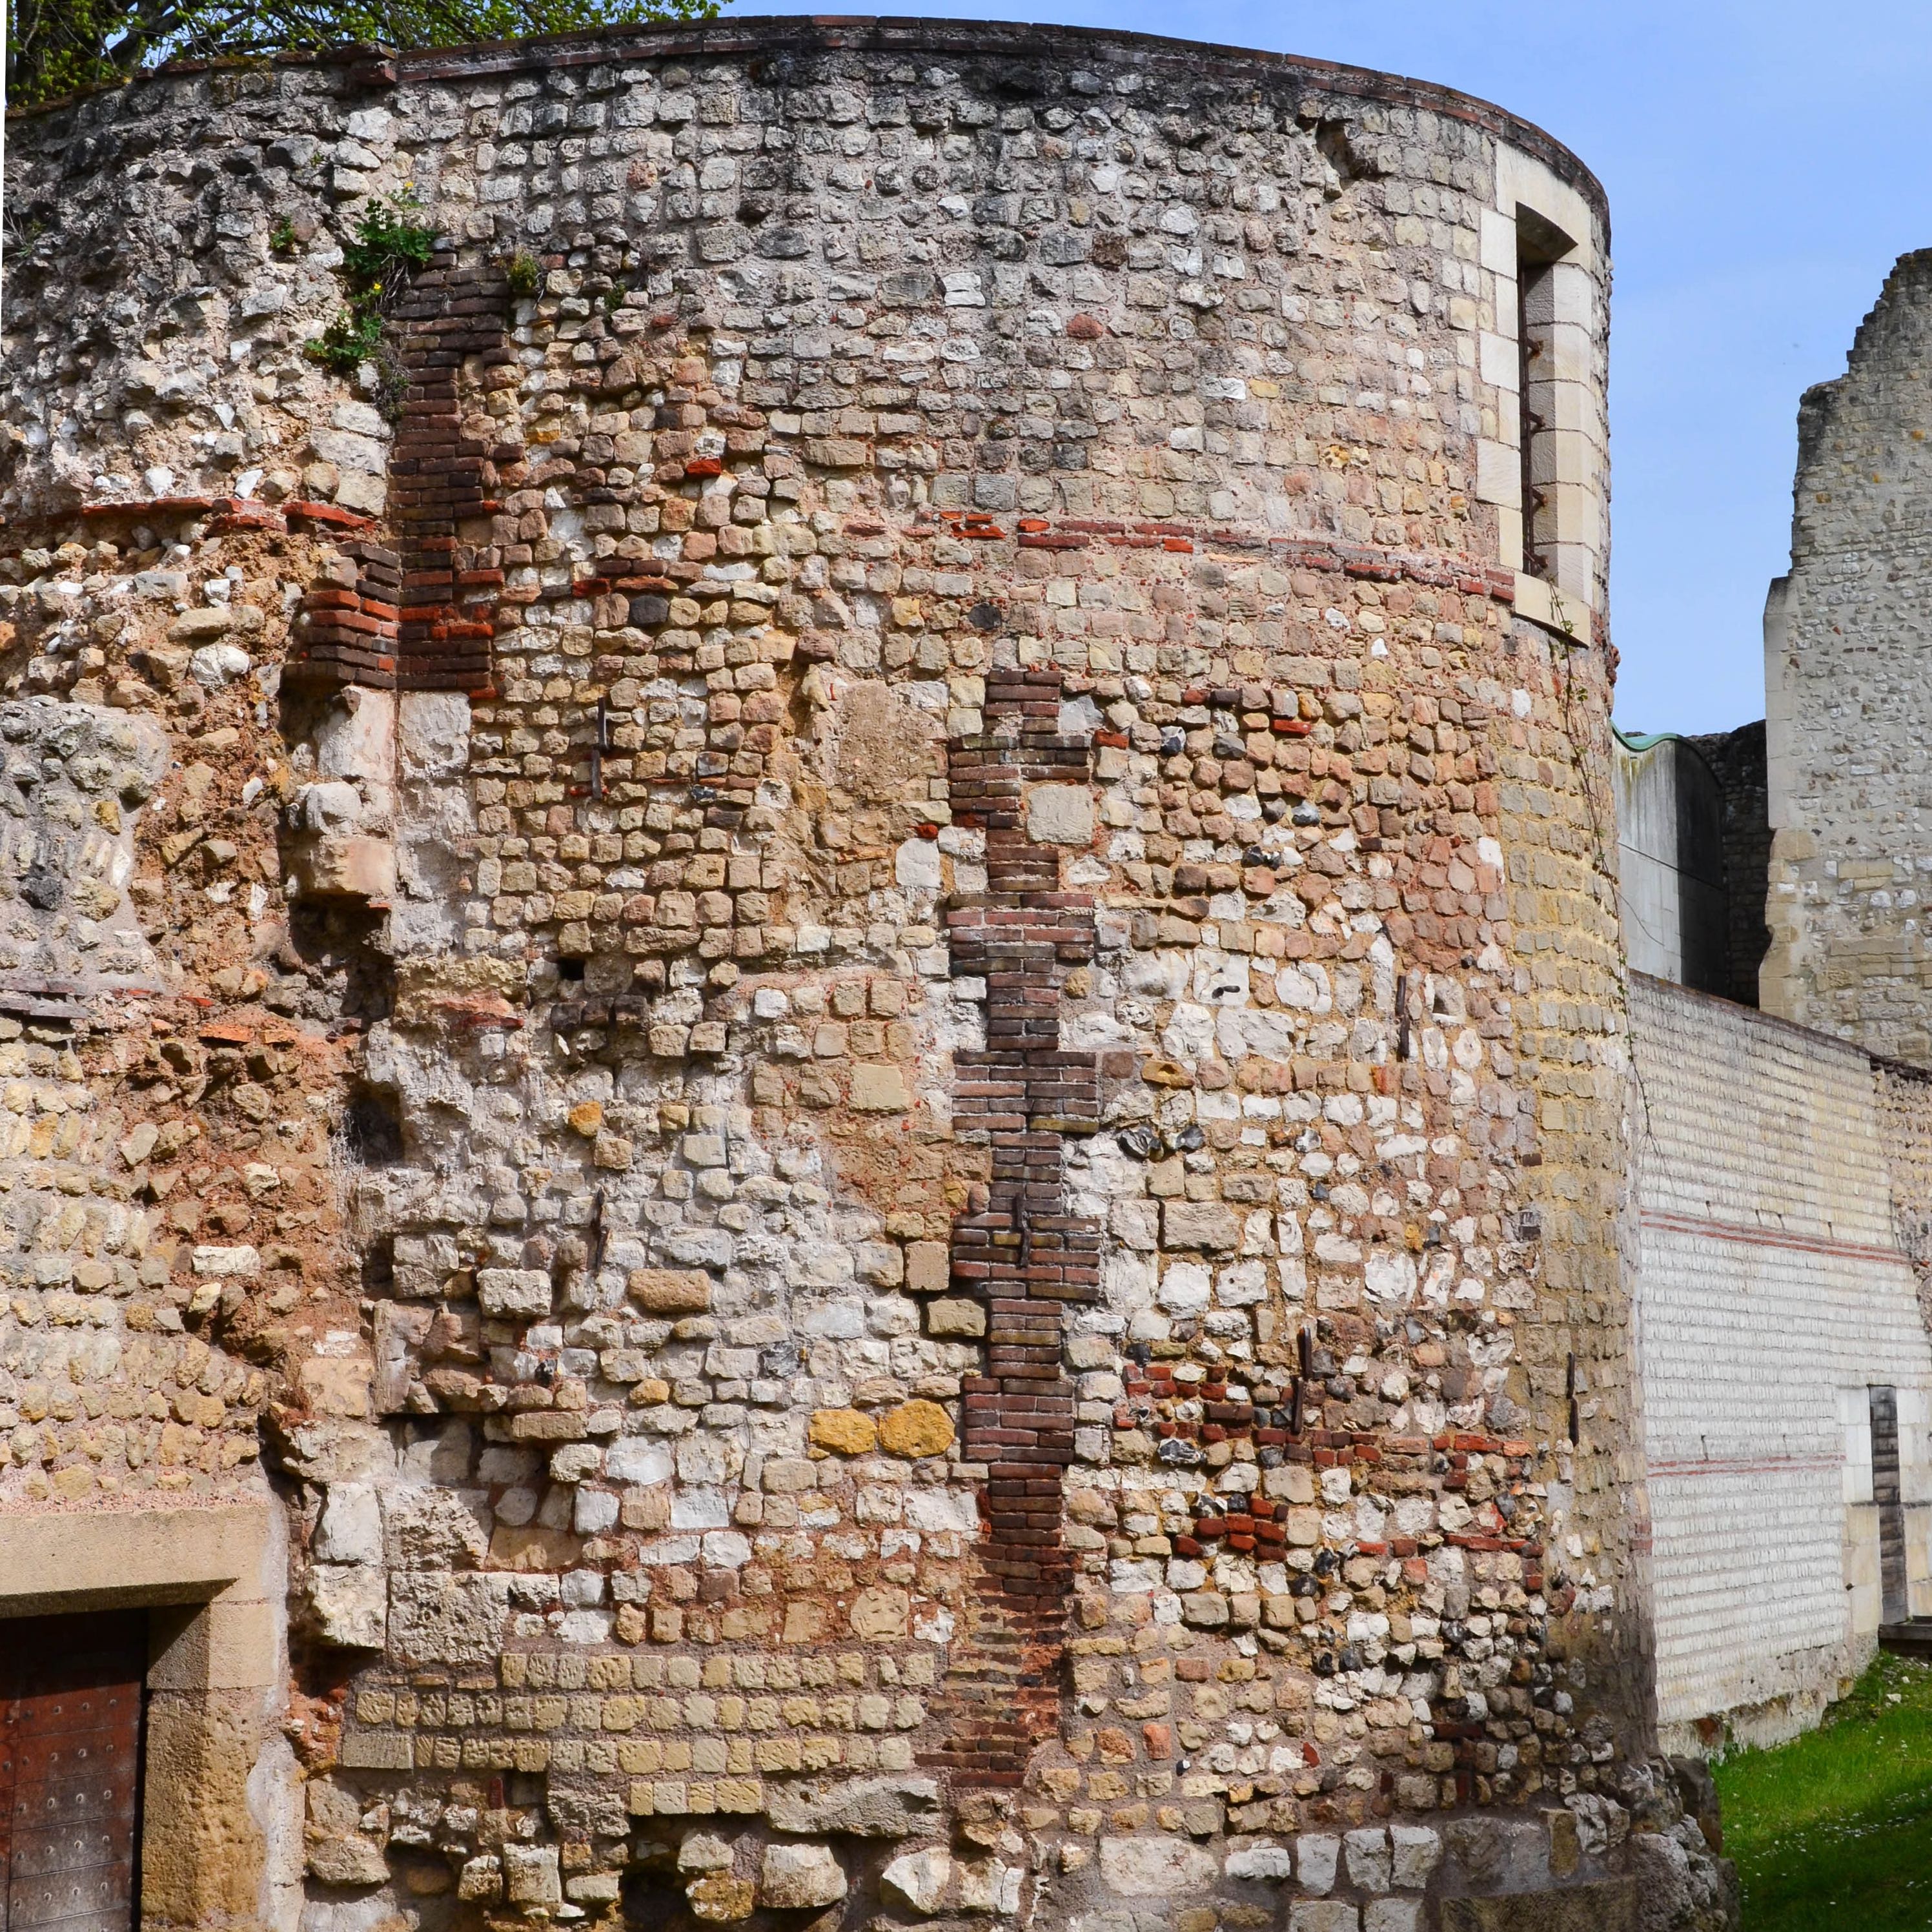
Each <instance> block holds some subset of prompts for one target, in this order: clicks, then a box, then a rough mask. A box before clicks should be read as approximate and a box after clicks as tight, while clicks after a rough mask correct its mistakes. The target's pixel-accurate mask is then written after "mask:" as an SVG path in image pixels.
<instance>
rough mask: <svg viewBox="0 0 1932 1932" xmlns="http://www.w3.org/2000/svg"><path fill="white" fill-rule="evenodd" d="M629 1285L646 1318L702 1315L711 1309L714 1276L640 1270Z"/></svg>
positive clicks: (673, 1270)
mask: <svg viewBox="0 0 1932 1932" xmlns="http://www.w3.org/2000/svg"><path fill="white" fill-rule="evenodd" d="M628 1286H629V1289H630V1295H631V1300H632V1301H634V1302H635V1303H636V1304H637V1306H638V1307H640V1308H641V1309H642V1310H643V1311H644V1313H646V1314H647V1315H701V1314H703V1312H704V1311H705V1310H706V1309H707V1308H709V1307H710V1306H711V1277H709V1275H707V1274H703V1273H702V1272H700V1271H699V1270H697V1269H695V1268H638V1269H636V1270H634V1271H633V1272H632V1274H631V1277H630V1281H629V1283H628Z"/></svg>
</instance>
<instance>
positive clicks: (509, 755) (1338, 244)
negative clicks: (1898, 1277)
mask: <svg viewBox="0 0 1932 1932" xmlns="http://www.w3.org/2000/svg"><path fill="white" fill-rule="evenodd" d="M8 145H9V161H10V167H11V169H12V170H13V172H12V176H11V178H10V185H9V194H8V202H9V206H10V209H11V210H12V211H13V219H14V220H15V221H16V223H17V226H19V227H20V231H21V232H22V233H23V234H24V235H26V236H27V237H28V238H30V239H28V240H27V241H26V243H25V245H24V246H23V248H21V249H20V251H19V252H18V253H17V254H15V255H14V256H13V258H12V263H11V281H10V286H9V287H8V290H7V305H6V326H7V338H6V351H7V374H6V383H7V391H6V396H5V421H6V422H7V425H8V430H9V437H10V446H9V447H8V449H7V451H6V452H5V460H4V466H0V505H4V508H5V514H6V515H7V519H8V523H7V546H6V548H7V555H6V556H5V560H4V562H0V576H4V577H5V585H4V586H0V607H4V614H5V619H6V621H7V625H8V627H9V628H8V631H7V655H6V657H5V659H4V661H0V669H4V672H5V677H6V679H7V683H6V695H5V705H4V707H0V736H4V737H5V739H6V740H7V744H8V747H9V748H8V750H7V760H8V762H7V777H8V780H9V785H10V788H9V790H7V794H6V796H5V799H4V800H0V802H3V803H4V805H5V811H6V813H7V826H8V828H9V829H8V830H7V834H6V844H5V860H4V877H5V881H6V884H7V889H8V890H9V891H10V892H11V893H12V894H13V898H12V899H11V901H10V904H9V911H8V922H7V926H6V929H5V930H6V935H7V937H6V940H5V945H6V947H7V951H6V952H5V954H4V955H0V1016H5V1017H0V1062H4V1064H5V1067H6V1069H7V1073H8V1076H9V1084H8V1085H7V1088H6V1090H5V1103H6V1106H7V1109H9V1112H10V1115H11V1117H12V1119H11V1133H12V1139H11V1140H10V1142H9V1143H8V1148H9V1152H8V1156H7V1166H6V1167H5V1169H4V1170H0V1193H4V1196H5V1202H6V1205H5V1208H0V1220H5V1226H6V1229H7V1233H6V1235H5V1241H6V1242H7V1247H6V1250H5V1253H4V1254H0V1268H4V1269H5V1273H6V1276H7V1286H8V1289H9V1292H10V1300H9V1301H7V1304H6V1312H5V1313H4V1314H0V1373H4V1376H5V1380H4V1381H0V1403H4V1404H5V1405H6V1406H7V1415H6V1417H5V1420H6V1421H7V1425H8V1426H9V1427H10V1428H11V1430H12V1434H11V1436H10V1448H11V1465H10V1468H9V1469H7V1472H6V1473H5V1475H4V1476H0V1601H5V1602H7V1603H8V1604H11V1605H12V1607H16V1608H32V1609H40V1608H42V1607H46V1605H45V1604H43V1598H46V1596H47V1595H49V1594H50V1593H55V1592H57V1593H58V1595H59V1596H60V1599H61V1601H60V1603H59V1604H58V1606H55V1607H59V1608H62V1609H63V1610H66V1611H68V1612H71V1613H81V1612H96V1611H101V1610H106V1609H108V1608H110V1607H118V1606H121V1605H124V1604H129V1603H137V1604H153V1603H156V1602H163V1603H166V1604H169V1605H170V1606H172V1607H171V1608H170V1609H169V1610H168V1611H167V1612H166V1615H165V1616H163V1613H161V1612H160V1611H157V1610H151V1611H149V1612H148V1613H147V1614H148V1616H150V1618H151V1619H154V1622H152V1623H151V1632H150V1644H151V1649H152V1651H153V1653H154V1663H153V1664H152V1665H151V1668H150V1670H149V1673H148V1695H149V1697H150V1700H151V1708H154V1709H160V1710H161V1711H162V1712H163V1715H164V1717H165V1724H163V1727H162V1729H161V1731H160V1732H159V1733H157V1732H156V1731H155V1730H154V1727H153V1726H152V1725H151V1733H150V1734H151V1736H163V1737H164V1740H165V1741H166V1742H167V1743H168V1748H169V1749H170V1750H172V1751H174V1752H175V1761H176V1762H181V1761H187V1760H190V1758H191V1759H192V1760H193V1761H194V1762H196V1763H199V1764H200V1765H202V1766H203V1767H204V1769H202V1772H200V1773H199V1775H197V1777H196V1778H192V1779H187V1780H183V1781H174V1782H172V1783H170V1784H169V1785H168V1786H167V1788H166V1789H165V1790H162V1789H159V1788H157V1786H156V1781H155V1779H154V1778H153V1777H152V1776H150V1778H149V1784H150V1788H151V1792H152V1794H153V1795H152V1796H151V1798H150V1800H149V1802H148V1809H147V1823H146V1829H145V1840H144V1842H143V1843H142V1846H140V1847H139V1848H138V1852H130V1854H129V1855H130V1856H136V1855H137V1856H138V1857H139V1860H140V1861H141V1865H142V1873H143V1888H142V1909H143V1913H144V1915H145V1917H146V1918H149V1919H151V1920H152V1921H154V1923H156V1924H161V1923H163V1922H165V1923H167V1924H180V1925H184V1926H185V1925H189V1924H195V1925H199V1924H203V1923H208V1924H213V1923H214V1921H216V1920H217V1919H221V1920H223V1921H225V1922H231V1923H239V1922H248V1923H251V1924H252V1923H257V1922H259V1923H262V1924H270V1923H272V1924H275V1925H276V1926H278V1927H284V1926H287V1927H293V1926H294V1925H296V1924H297V1922H298V1921H299V1923H300V1924H301V1925H302V1927H304V1928H305V1932H387V1928H394V1927H399V1926H400V1927H409V1928H412V1932H413V1928H416V1927H425V1928H429V1932H441V1928H443V1927H446V1926H448V1927H456V1926H466V1925H469V1924H478V1923H482V1922H487V1923H489V1924H493V1925H502V1926H508V1925H510V1924H517V1925H520V1926H525V1927H527V1926H528V1925H529V1924H531V1923H532V1921H551V1920H559V1921H562V1920H570V1919H576V1918H595V1919H599V1920H603V1921H608V1922H609V1923H610V1924H613V1925H615V1924H617V1923H618V1922H619V1921H622V1920H625V1919H628V1921H629V1922H631V1923H633V1924H640V1925H650V1926H676V1925H685V1924H697V1923H703V1924H727V1925H728V1924H756V1925H759V1926H764V1925H772V1926H778V1925H784V1926H799V1925H803V1924H811V1925H813V1926H814V1927H822V1928H823V1932H831V1928H833V1927H841V1926H847V1925H850V1926H854V1927H856V1926H858V1925H860V1924H873V1923H881V1922H883V1923H889V1924H913V1923H917V1922H923V1921H954V1922H965V1923H985V1922H986V1921H987V1920H988V1919H989V1917H990V1918H991V1919H992V1920H993V1921H996V1922H998V1923H1000V1924H1034V1925H1036V1926H1039V1927H1052V1926H1058V1925H1061V1924H1072V1923H1074V1922H1076V1921H1079V1922H1084V1923H1088V1924H1102V1923H1105V1924H1109V1925H1112V1924H1121V1925H1123V1926H1124V1925H1127V1924H1134V1925H1136V1926H1140V1925H1156V1924H1160V1925H1166V1924H1172V1925H1175V1926H1177V1927H1187V1928H1189V1932H1207V1928H1208V1927H1211V1926H1212V1925H1214V1924H1226V1925H1229V1926H1231V1927H1232V1926H1243V1927H1251V1926H1262V1925H1284V1926H1289V1927H1293V1928H1295V1929H1296V1932H1345V1928H1346V1932H1411V1929H1412V1928H1417V1927H1424V1926H1431V1927H1442V1928H1445V1932H1453V1929H1454V1928H1466V1927H1496V1928H1506V1927H1542V1926H1546V1925H1556V1924H1577V1923H1582V1922H1585V1921H1586V1919H1587V1922H1589V1923H1590V1924H1592V1925H1593V1926H1602V1927H1626V1926H1631V1927H1634V1924H1635V1923H1636V1917H1635V1914H1636V1910H1637V1898H1638V1896H1639V1893H1640V1891H1641V1892H1642V1893H1643V1896H1644V1897H1645V1899H1646V1901H1647V1903H1646V1909H1647V1911H1648V1912H1651V1913H1652V1914H1653V1915H1654V1914H1655V1913H1656V1912H1663V1913H1664V1918H1661V1919H1659V1920H1658V1921H1656V1922H1658V1923H1668V1924H1672V1925H1678V1926H1685V1927H1688V1926H1691V1925H1700V1926H1701V1925H1710V1926H1715V1925H1718V1924H1721V1923H1723V1922H1724V1914H1725V1909H1726V1908H1725V1904H1724V1886H1723V1879H1722V1875H1721V1872H1720V1871H1719V1870H1718V1868H1717V1867H1715V1865H1714V1864H1713V1863H1712V1860H1711V1859H1710V1858H1709V1855H1708V1854H1707V1853H1706V1851H1705V1850H1704V1849H1703V1847H1704V1841H1703V1838H1702V1837H1700V1835H1699V1833H1698V1831H1697V1826H1696V1825H1695V1824H1694V1823H1691V1822H1690V1821H1689V1820H1685V1819H1684V1818H1683V1817H1682V1813H1681V1809H1680V1803H1679V1794H1678V1793H1677V1790H1676V1785H1675V1782H1674V1781H1673V1778H1672V1775H1671V1774H1670V1772H1668V1771H1667V1769H1664V1768H1663V1767H1662V1766H1661V1765H1660V1764H1658V1763H1656V1762H1655V1761H1654V1760H1652V1757H1651V1751H1652V1722H1651V1716H1650V1704H1651V1699H1650V1664H1649V1643H1648V1639H1647V1637H1646V1631H1647V1628H1648V1613H1647V1609H1646V1601H1645V1579H1644V1575H1643V1561H1642V1553H1643V1550H1644V1549H1645V1547H1646V1529H1645V1524H1644V1520H1643V1509H1642V1497H1643V1489H1642V1484H1641V1480H1640V1479H1641V1473H1642V1472H1641V1466H1640V1457H1639V1452H1638V1450H1637V1434H1636V1427H1635V1417H1634V1397H1633V1394H1632V1379H1631V1343H1630V1337H1629V1334H1628V1323H1627V1320H1626V1310H1625V1299H1624V1290H1623V1288H1622V1285H1621V1283H1620V1278H1619V1265H1618V1226H1617V1217H1618V1212H1619V1208H1618V1202H1619V1190H1620V1187H1621V1185H1622V1178H1623V1175H1624V1158H1625V1157H1624V1141H1623V1136H1622V1102H1623V1085H1624V1076H1625V1040H1624V1024H1625V1022H1624V1010H1625V1009H1624V996H1623V989H1622V969H1621V965H1620V957H1619V947H1618V938H1617V916H1616V889H1615V865H1614V859H1613V847H1614V843H1615V832H1614V829H1613V823H1612V820H1611V817H1610V796H1609V785H1608V771H1609V762H1608V759H1609V753H1608V721H1607V697H1608V686H1609V667H1608V663H1607V658H1608V643H1607V625H1606V613H1605V605H1604V580H1605V577H1604V571H1605V563H1606V559H1607V536H1606V532H1607V468H1606V461H1605V455H1604V452H1605V434H1604V373H1605V343H1606V324H1607V280H1608V272H1609V270H1608V229H1607V219H1606V216H1605V213H1604V205H1603V201H1602V196H1601V190H1599V189H1598V186H1597V184H1596V183H1595V181H1593V180H1592V178H1591V177H1590V175H1589V174H1588V173H1587V172H1586V171H1585V170H1584V169H1583V168H1582V167H1581V166H1580V165H1579V164H1578V163H1577V161H1576V160H1574V158H1573V157H1571V156H1570V155H1569V154H1567V153H1566V152H1565V151H1563V150H1562V148H1559V147H1558V146H1556V145H1555V144H1554V143H1553V142H1551V141H1550V140H1549V139H1547V137H1546V136H1544V135H1543V134H1541V133H1539V132H1538V131H1537V130H1535V129H1534V128H1532V127H1528V126H1526V125H1525V124H1523V123H1522V122H1520V121H1517V120H1514V119H1513V118H1511V117H1510V116H1509V115H1506V114H1504V113H1501V112H1500V111H1499V110H1496V109H1494V108H1492V107H1487V106H1486V105H1484V104H1481V103H1480V102H1477V101H1471V100H1469V99H1467V98H1463V97H1462V96H1460V95H1454V94H1452V93H1450V92H1446V91H1445V90H1443V89H1437V88H1434V87H1430V86H1426V85H1423V84H1421V83H1414V82H1411V81H1406V80H1396V79H1393V78H1391V77H1387V76H1384V75H1379V74H1367V73H1364V72H1361V71H1355V70H1351V69H1346V68H1335V67H1332V66H1329V65H1324V64H1322V63H1319V62H1309V61H1301V60H1292V59H1284V58H1276V57H1272V56H1268V55H1257V54H1251V53H1246V52H1229V51H1226V50H1221V49H1208V48H1202V47H1198V46H1184V45H1182V44H1180V43H1172V42H1164V41H1158V40H1146V39H1141V38H1136V37H1132V36H1128V35H1122V34H1106V33H1089V32H1076V31H1063V30H1057V29H1040V28H1019V27H1003V26H978V25H975V26H957V25H947V24H941V23H907V22H897V23H884V22H880V23H870V22H864V21H850V22H829V23H827V22H812V21H807V20H769V21H730V22H725V23H718V24H716V25H713V26H706V27H703V28H679V29H676V30H666V31H652V32H649V33H642V34H608V35H604V36H601V37H586V38H580V39H572V40H560V41H556V42H553V43H531V44H527V45H519V46H479V47H474V48H468V49H457V50H454V51H449V52H437V53H433V54H425V55H410V56H406V57H401V58H385V57H382V56H380V55H368V54H362V55H351V56H345V57H344V58H339V59H333V60H329V61H289V62H277V63H275V64H274V65H272V66H269V67H266V68H263V67H256V66H245V65H237V66H233V67H214V68H172V69H169V70H168V71H164V72H163V74H160V75H159V76H157V77H151V78H148V79H145V80H142V81H140V82H138V83H135V84H133V85H132V86H129V87H128V88H126V89H121V90H119V91H116V92H111V93H106V94H102V95H95V96H94V97H92V98H88V99H86V100H83V101H78V102H75V103H72V104H65V105H62V106H58V107H54V108H52V109H49V110H46V111H45V112H43V113H39V114H37V115H34V116H33V117H31V118H28V119H26V120H25V121H23V122H21V123H20V124H17V127H16V128H15V129H14V130H13V134H12V138H11V139H10V142H9V144H8ZM406 188H407V189H408V190H409V191H410V193H413V196H415V197H416V202H417V203H419V204H420V208H421V209H422V212H421V213H420V214H417V213H416V203H413V202H410V200H409V199H407V197H406V198H405V199H402V200H400V201H395V200H392V201H389V202H384V203H381V204H380V205H387V206H389V207H390V208H392V211H394V216H393V218H394V219H395V220H398V221H400V222H401V223H404V225H405V226H407V225H408V224H410V223H418V222H419V223H421V224H422V226H423V228H424V229H425V241H426V242H427V241H429V240H431V239H433V240H434V248H433V250H430V251H427V259H426V260H425V261H424V262H423V263H422V265H421V266H419V268H418V269H417V270H416V272H415V273H414V274H413V275H411V276H410V277H409V278H407V282H406V285H405V284H398V285H397V286H394V287H389V288H388V289H386V290H385V291H384V293H383V305H384V308H385V311H386V326H385V329H384V331H383V337H382V340H381V342H380V346H379V347H372V349H371V353H370V354H369V356H368V359H366V360H365V362H363V363H362V366H361V367H360V368H359V369H357V370H356V371H355V373H354V374H352V375H343V376H338V375H335V374H330V373H329V371H328V370H327V369H326V368H324V367H323V366H320V365H319V364H318V363H317V362H316V361H315V360H314V359H313V358H312V357H311V356H307V355H305V344H308V343H310V342H312V341H314V340H315V339H316V338H318V337H319V336H320V335H321V334H322V333H323V330H324V329H325V327H326V325H327V324H328V323H329V319H330V317H331V316H332V314H334V313H335V311H336V310H337V309H338V305H339V304H340V302H341V299H342V296H341V284H342V278H343V275H344V272H345V270H348V269H353V259H345V256H344V244H345V242H351V241H353V239H354V237H355V233H356V225H357V223H358V222H359V220H361V219H362V217H363V216H364V215H365V214H366V213H367V211H368V210H369V209H370V208H372V207H374V206H376V205H379V203H378V201H377V198H379V197H395V196H398V195H402V194H403V193H404V190H406ZM23 1564H24V1565H26V1566H27V1567H26V1569H25V1570H24V1571H23ZM184 1565H186V1566H187V1573H191V1574H183V1566H184ZM83 1572H84V1574H85V1576H86V1579H87V1580H86V1582H85V1583H84V1584H83V1583H75V1582H74V1581H72V1580H71V1578H72V1577H73V1576H74V1575H78V1574H82V1573H83ZM23 1577H24V1578H25V1581H23ZM14 1598H18V1599H19V1601H18V1603H17V1604H15V1603H13V1599H14ZM169 1700H172V1702H169ZM194 1754H199V1756H198V1757H195V1756H194ZM1553 1892H1571V1893H1574V1896H1569V1897H1564V1898H1562V1899H1561V1900H1556V1899H1554V1898H1553V1897H1551V1894H1553ZM880 1914H883V1919H881V1918H880V1917H879V1915H880ZM1578 1915H1582V1916H1578ZM1645 1922H1646V1924H1650V1923H1652V1918H1651V1917H1648V1916H1647V1917H1646V1921H1645Z"/></svg>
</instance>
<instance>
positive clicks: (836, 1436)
mask: <svg viewBox="0 0 1932 1932" xmlns="http://www.w3.org/2000/svg"><path fill="white" fill-rule="evenodd" d="M877 1438H878V1432H877V1430H876V1429H875V1428H874V1427H873V1425H872V1418H871V1417H870V1416H869V1415H862V1414H861V1413H860V1412H859V1410H857V1409H818V1410H816V1411H814V1412H813V1415H812V1418H811V1443H812V1446H813V1448H816V1449H829V1450H832V1451H834V1452H835V1453H836V1454H838V1455H841V1456H863V1455H865V1454H867V1453H868V1451H870V1450H871V1447H872V1445H873V1444H874V1442H876V1441H877Z"/></svg>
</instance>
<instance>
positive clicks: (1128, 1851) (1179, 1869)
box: [1100, 1838, 1219, 1898]
mask: <svg viewBox="0 0 1932 1932" xmlns="http://www.w3.org/2000/svg"><path fill="white" fill-rule="evenodd" d="M1218 1864H1219V1861H1218V1860H1217V1858H1215V1856H1214V1853H1213V1852H1211V1851H1209V1850H1208V1848H1207V1847H1206V1846H1205V1845H1196V1844H1190V1843H1188V1842H1187V1841H1186V1840H1184V1839H1180V1838H1103V1839H1102V1840H1101V1841H1100V1871H1101V1875H1102V1876H1103V1877H1104V1878H1105V1879H1106V1881H1107V1882H1108V1883H1109V1885H1112V1887H1113V1888H1114V1889H1115V1891H1118V1892H1119V1893H1121V1894H1122V1895H1123V1896H1124V1897H1128V1898H1173V1897H1179V1896H1181V1895H1183V1894H1187V1893H1199V1891H1202V1889H1203V1888H1205V1887H1206V1886H1208V1885H1212V1884H1213V1883H1214V1879H1215V1875H1216V1872H1217V1867H1218Z"/></svg>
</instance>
